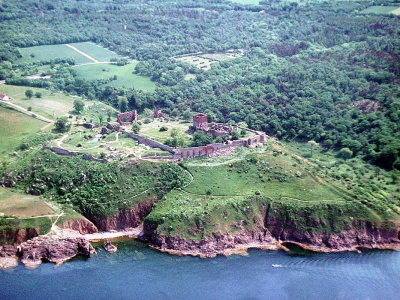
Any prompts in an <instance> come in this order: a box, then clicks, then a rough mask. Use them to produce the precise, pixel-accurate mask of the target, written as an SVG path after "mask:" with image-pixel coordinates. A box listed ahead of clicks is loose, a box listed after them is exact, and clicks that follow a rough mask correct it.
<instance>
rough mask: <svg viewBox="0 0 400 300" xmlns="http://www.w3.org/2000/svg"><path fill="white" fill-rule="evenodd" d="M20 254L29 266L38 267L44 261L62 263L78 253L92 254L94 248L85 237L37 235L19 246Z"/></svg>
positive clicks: (24, 262) (23, 261)
mask: <svg viewBox="0 0 400 300" xmlns="http://www.w3.org/2000/svg"><path fill="white" fill-rule="evenodd" d="M17 248H18V249H17V250H18V252H17V254H18V256H20V257H21V261H22V263H23V264H25V266H26V267H28V268H34V267H37V266H38V265H40V264H41V263H42V261H49V262H53V263H56V264H61V263H63V262H64V261H66V260H68V259H70V258H72V257H75V256H77V255H84V256H90V254H91V253H95V250H94V248H93V247H92V245H91V244H90V243H89V241H88V240H86V239H85V238H51V237H45V236H41V237H36V238H33V239H31V240H28V241H26V242H24V243H22V244H21V245H19V246H18V247H17Z"/></svg>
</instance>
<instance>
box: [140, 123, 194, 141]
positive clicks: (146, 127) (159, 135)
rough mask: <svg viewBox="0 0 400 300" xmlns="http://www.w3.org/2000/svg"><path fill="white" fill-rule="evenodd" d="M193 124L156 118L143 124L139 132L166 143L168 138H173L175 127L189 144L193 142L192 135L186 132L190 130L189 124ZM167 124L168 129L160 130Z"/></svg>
mask: <svg viewBox="0 0 400 300" xmlns="http://www.w3.org/2000/svg"><path fill="white" fill-rule="evenodd" d="M190 125H192V123H186V122H181V121H163V122H161V121H159V120H154V121H152V122H151V123H149V124H143V125H141V129H140V132H139V134H140V135H142V136H144V137H147V138H150V139H153V140H155V141H157V142H160V143H164V142H165V140H166V139H168V138H171V132H172V130H173V129H176V130H177V134H178V136H182V137H183V138H184V140H185V146H189V144H190V142H191V135H190V134H188V133H186V131H187V130H188V128H189V126H190ZM163 126H165V127H166V128H168V130H167V131H160V128H161V127H163Z"/></svg>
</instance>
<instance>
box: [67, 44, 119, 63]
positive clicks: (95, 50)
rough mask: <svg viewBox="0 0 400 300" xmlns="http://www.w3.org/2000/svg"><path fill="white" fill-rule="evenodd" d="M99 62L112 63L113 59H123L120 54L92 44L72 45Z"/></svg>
mask: <svg viewBox="0 0 400 300" xmlns="http://www.w3.org/2000/svg"><path fill="white" fill-rule="evenodd" d="M70 45H71V46H74V47H75V48H77V49H79V50H81V51H82V52H84V53H86V54H87V55H89V56H91V57H93V58H94V59H96V60H98V61H101V62H103V61H110V59H111V58H117V59H118V58H122V57H121V56H119V55H118V54H116V53H114V52H112V51H110V50H108V49H105V48H103V47H101V46H99V45H96V44H93V43H91V42H84V43H74V44H70Z"/></svg>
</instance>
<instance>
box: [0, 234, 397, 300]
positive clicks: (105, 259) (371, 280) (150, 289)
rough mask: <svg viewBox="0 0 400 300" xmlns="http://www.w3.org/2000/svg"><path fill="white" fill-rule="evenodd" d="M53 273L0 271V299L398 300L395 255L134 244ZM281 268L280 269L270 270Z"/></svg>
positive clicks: (48, 268)
mask: <svg viewBox="0 0 400 300" xmlns="http://www.w3.org/2000/svg"><path fill="white" fill-rule="evenodd" d="M115 244H117V246H118V247H119V251H118V252H117V253H107V252H105V251H103V250H102V249H101V248H100V249H97V250H98V254H97V255H96V256H93V257H92V258H90V259H83V258H78V259H74V260H72V261H69V262H67V263H64V264H63V265H62V266H60V267H58V268H54V265H53V264H50V263H46V264H42V265H41V266H40V267H38V268H37V269H35V270H27V269H25V268H24V267H23V266H22V265H20V266H18V267H17V268H15V269H13V270H7V271H1V270H0V299H57V300H61V299H146V300H147V299H307V300H310V299H379V300H386V299H387V300H389V299H396V300H398V299H400V253H399V252H394V251H363V253H362V254H357V253H338V254H310V253H302V254H297V255H293V254H291V255H289V254H286V253H284V252H281V251H264V250H257V249H254V250H250V251H249V255H248V256H231V257H223V256H218V257H216V258H212V259H200V258H196V257H178V256H172V255H168V254H164V253H160V252H157V251H155V250H151V249H149V248H148V247H147V246H146V245H145V244H143V243H141V242H138V241H135V240H124V241H120V242H118V243H117V242H116V243H115ZM272 264H279V265H281V267H277V268H275V267H272Z"/></svg>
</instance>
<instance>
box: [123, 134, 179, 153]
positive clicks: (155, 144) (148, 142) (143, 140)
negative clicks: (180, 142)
mask: <svg viewBox="0 0 400 300" xmlns="http://www.w3.org/2000/svg"><path fill="white" fill-rule="evenodd" d="M122 133H124V134H126V135H128V136H130V137H131V138H133V139H135V140H137V141H138V142H139V144H144V145H146V146H149V147H151V148H160V149H162V150H165V151H168V152H171V153H175V149H173V148H171V147H169V146H167V145H164V144H161V143H159V142H156V141H154V140H152V139H148V138H145V137H143V136H141V135H138V134H134V133H131V132H127V131H122Z"/></svg>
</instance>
